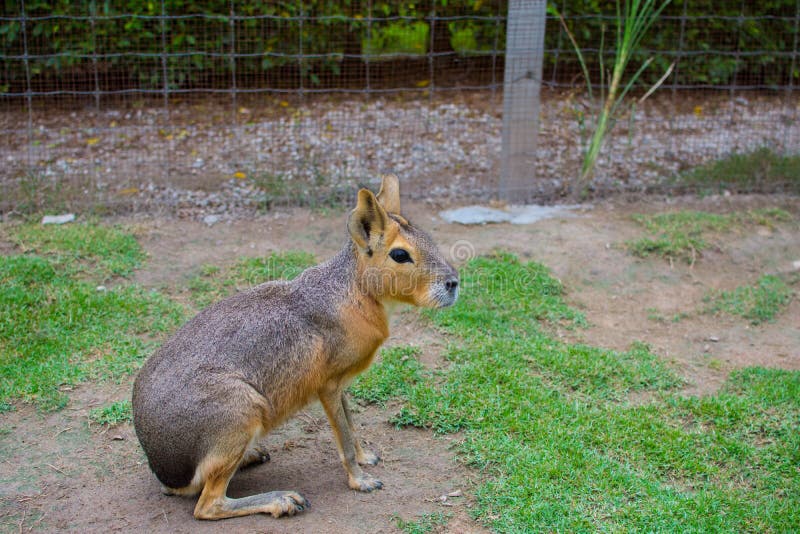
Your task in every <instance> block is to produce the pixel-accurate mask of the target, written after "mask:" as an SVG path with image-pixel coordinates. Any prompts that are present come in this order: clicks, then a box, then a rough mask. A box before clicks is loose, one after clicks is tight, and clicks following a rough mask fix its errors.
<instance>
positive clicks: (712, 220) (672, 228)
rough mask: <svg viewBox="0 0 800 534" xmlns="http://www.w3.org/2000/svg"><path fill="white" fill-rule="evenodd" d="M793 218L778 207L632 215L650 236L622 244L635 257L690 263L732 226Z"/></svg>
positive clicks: (767, 224)
mask: <svg viewBox="0 0 800 534" xmlns="http://www.w3.org/2000/svg"><path fill="white" fill-rule="evenodd" d="M791 219H792V216H791V215H790V214H789V213H787V212H786V211H784V210H782V209H780V208H766V209H756V210H750V211H747V212H743V213H732V214H722V215H720V214H716V213H707V212H703V211H678V212H673V213H660V214H657V215H641V214H640V215H634V216H633V220H634V221H636V222H637V223H639V224H640V225H642V226H643V227H644V228H645V230H646V231H647V232H648V233H649V234H651V235H650V236H648V237H642V238H640V239H635V240H632V241H628V242H627V243H626V244H625V245H626V247H627V249H628V251H629V252H630V253H631V254H633V255H634V256H639V257H641V258H646V257H648V256H650V255H655V256H661V257H663V258H667V259H674V260H684V261H685V262H686V263H693V262H694V261H695V260H696V259H697V258H698V257H699V256H701V255H702V251H703V250H705V249H706V248H708V247H709V246H710V239H711V238H712V237H713V236H715V235H717V234H720V233H723V232H728V231H730V230H732V229H733V228H735V227H741V226H745V225H752V224H757V225H762V226H771V225H773V224H775V223H776V222H784V221H789V220H791Z"/></svg>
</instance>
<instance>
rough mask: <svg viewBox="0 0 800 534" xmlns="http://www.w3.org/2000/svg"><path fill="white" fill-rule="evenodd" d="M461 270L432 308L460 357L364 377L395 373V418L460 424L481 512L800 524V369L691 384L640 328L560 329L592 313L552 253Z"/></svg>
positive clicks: (684, 525)
mask: <svg viewBox="0 0 800 534" xmlns="http://www.w3.org/2000/svg"><path fill="white" fill-rule="evenodd" d="M462 280H463V286H464V290H463V293H462V298H461V300H460V301H459V303H458V304H456V305H455V306H454V307H452V308H449V309H447V310H442V311H438V312H433V313H431V314H430V317H431V320H432V322H433V324H434V325H435V327H436V328H438V329H440V330H442V331H443V332H444V333H446V334H448V336H449V337H448V339H449V340H450V341H451V346H450V348H449V351H448V354H447V358H448V360H449V362H450V365H449V367H448V368H446V369H445V370H440V371H437V372H436V373H433V372H430V371H426V370H425V369H419V368H416V366H414V365H413V364H408V363H406V364H407V365H408V366H409V367H414V369H411V370H407V371H405V372H404V373H399V375H402V376H399V377H398V379H397V380H395V381H394V382H391V381H387V380H386V377H387V376H392V373H396V370H395V368H396V366H397V365H398V361H397V358H396V357H390V358H384V360H383V361H382V362H380V363H378V364H376V365H375V366H373V368H372V369H371V370H370V371H368V372H367V374H366V376H365V377H364V379H363V380H364V381H365V383H371V384H372V383H374V384H384V383H386V384H388V385H392V384H393V385H394V388H395V389H394V393H393V395H396V396H397V397H398V398H399V399H400V400H401V406H400V408H399V411H398V412H397V413H396V415H395V416H394V419H393V420H394V421H395V422H396V423H397V424H401V425H414V426H418V427H423V428H432V429H434V430H435V431H437V432H445V433H447V432H461V434H460V446H459V454H460V457H461V459H462V460H463V461H464V462H466V463H467V464H468V465H470V466H472V467H473V468H474V469H475V470H476V471H477V472H478V473H480V475H481V483H480V484H479V485H478V487H477V488H476V490H475V497H476V506H475V507H473V508H472V513H474V515H475V516H476V517H477V518H478V520H479V521H481V522H482V523H484V524H485V525H487V526H489V527H491V528H492V529H494V530H496V531H498V532H543V531H563V532H630V531H633V532H743V531H749V532H789V531H797V530H798V529H800V512H798V510H800V473H798V471H797V465H798V461H799V460H800V452H798V451H800V373H798V372H793V371H781V370H766V369H745V370H742V371H738V372H735V373H733V374H732V375H731V377H730V379H729V380H728V382H727V383H726V385H725V386H724V387H723V388H722V390H721V391H720V392H718V393H717V394H716V395H713V396H710V397H703V398H694V397H690V398H685V397H682V396H681V395H680V394H679V393H678V392H677V388H678V387H679V386H680V385H681V384H682V380H681V379H680V377H678V376H677V375H676V374H675V372H674V371H673V370H672V369H670V367H669V366H668V365H666V364H665V363H664V362H663V361H662V360H661V359H659V358H658V357H657V356H655V355H654V354H653V353H652V351H651V350H650V349H649V348H648V347H647V346H646V345H644V344H642V343H634V344H633V345H632V346H631V348H630V349H629V350H628V351H625V352H615V351H608V350H602V349H598V348H594V347H589V346H583V345H570V344H567V343H565V342H563V341H561V340H558V339H556V338H555V335H554V334H553V332H554V331H555V330H556V329H557V327H562V328H563V327H564V326H568V325H573V327H579V325H580V323H581V321H582V317H581V316H580V314H578V313H576V312H574V311H572V310H571V309H570V308H569V307H568V306H566V305H565V303H564V302H563V289H562V288H561V285H560V284H559V283H558V282H557V281H556V280H554V279H553V278H552V277H550V276H549V275H548V274H547V272H546V270H545V269H544V268H543V267H542V266H540V265H537V264H535V263H521V262H519V261H517V260H516V259H515V258H513V257H511V256H508V255H496V256H493V257H489V258H477V259H475V260H473V261H471V262H470V263H469V264H467V265H466V266H465V268H464V269H463V270H462ZM405 362H408V360H405ZM405 362H404V363H405ZM378 389H379V390H380V395H378V398H379V401H380V402H385V398H386V395H387V392H386V390H384V389H383V387H381V388H378Z"/></svg>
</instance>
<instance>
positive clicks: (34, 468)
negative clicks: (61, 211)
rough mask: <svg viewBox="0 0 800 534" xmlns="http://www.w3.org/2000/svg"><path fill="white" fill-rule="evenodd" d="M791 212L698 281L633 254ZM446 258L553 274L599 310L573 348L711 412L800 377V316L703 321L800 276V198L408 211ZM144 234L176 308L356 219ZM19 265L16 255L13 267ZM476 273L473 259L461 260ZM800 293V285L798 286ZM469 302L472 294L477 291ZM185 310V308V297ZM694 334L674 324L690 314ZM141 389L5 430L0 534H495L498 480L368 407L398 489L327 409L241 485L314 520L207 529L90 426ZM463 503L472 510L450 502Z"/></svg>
mask: <svg viewBox="0 0 800 534" xmlns="http://www.w3.org/2000/svg"><path fill="white" fill-rule="evenodd" d="M764 206H778V207H782V208H783V209H786V210H787V211H789V212H790V213H792V214H793V216H794V220H793V221H792V222H791V223H782V224H780V225H777V226H775V227H773V228H767V227H748V228H745V229H738V230H733V231H732V232H730V233H726V234H723V235H720V236H718V237H716V238H715V240H714V246H713V247H711V249H709V250H708V251H705V252H704V253H703V256H702V257H701V258H699V260H698V261H697V262H696V263H695V264H694V265H692V266H690V265H686V264H683V263H674V264H670V263H669V262H667V261H664V260H662V259H658V258H650V259H644V260H643V259H637V258H634V257H632V256H630V255H628V254H627V253H626V252H625V250H624V249H623V248H622V247H621V244H622V243H623V242H624V241H625V240H627V239H631V238H634V237H638V236H640V235H641V228H640V227H638V226H637V225H636V224H635V223H634V222H633V221H632V220H631V219H630V215H631V214H632V213H652V212H659V211H668V210H674V209H703V210H708V211H716V212H726V211H734V210H742V209H747V208H753V207H764ZM405 211H406V213H407V215H408V216H409V217H410V218H411V219H412V220H413V221H414V222H415V223H417V224H418V225H419V226H422V227H423V228H426V229H428V230H429V231H430V232H431V233H432V234H433V235H434V237H435V239H436V240H437V241H438V243H439V244H440V246H441V248H442V249H443V250H444V251H455V250H456V248H458V249H459V250H460V252H459V254H462V253H463V251H464V250H467V251H468V252H472V251H474V253H475V254H481V253H486V252H489V251H492V250H494V249H504V250H508V251H511V252H513V253H515V254H518V255H519V256H520V257H521V258H523V259H531V260H536V261H539V262H542V263H543V264H545V265H546V266H548V267H549V268H550V269H551V270H552V271H553V273H554V274H555V276H557V277H558V278H560V279H561V280H562V282H563V283H564V285H565V288H566V291H567V300H568V302H569V303H570V304H571V305H573V306H575V307H577V308H579V309H580V310H582V311H583V312H584V313H585V314H586V317H587V319H588V321H589V323H590V326H589V327H588V328H586V329H582V330H577V331H564V332H560V333H559V335H561V336H564V337H565V338H567V339H569V340H570V341H574V342H577V341H579V342H584V343H587V344H591V345H596V346H603V347H609V348H614V349H625V348H627V347H628V346H630V344H631V343H632V342H633V341H636V340H640V341H644V342H647V343H649V344H650V345H651V346H652V347H653V349H654V350H655V352H656V353H657V354H659V355H661V356H662V357H663V358H665V359H666V360H668V361H669V362H671V363H672V364H673V365H674V367H675V369H676V370H677V371H678V372H680V373H681V374H682V375H683V376H684V377H685V378H686V380H687V386H686V387H685V390H684V391H683V393H685V394H687V395H706V394H709V393H713V392H714V391H716V389H717V388H718V387H719V386H720V385H721V384H722V383H723V382H724V380H725V378H726V377H727V375H728V374H729V373H730V371H731V370H733V369H736V368H740V367H744V366H750V365H760V366H766V367H780V368H786V369H800V299H798V298H797V295H795V298H794V299H793V300H792V303H791V304H790V306H789V308H788V309H787V310H785V311H784V312H783V313H782V314H781V315H780V316H779V317H778V318H777V319H776V320H775V322H773V323H766V324H763V325H759V326H751V325H750V324H749V323H748V322H747V321H746V320H744V319H741V318H735V317H726V316H722V317H719V316H713V315H709V314H705V313H702V309H703V296H704V295H705V294H706V293H707V292H708V291H709V290H712V289H732V288H733V287H736V286H738V285H742V284H745V283H752V282H753V281H754V280H755V279H757V278H758V277H759V276H761V275H762V274H767V273H779V272H789V271H792V270H797V263H796V262H797V261H798V260H800V231H799V230H800V224H799V223H798V221H800V199H797V198H790V197H769V196H750V197H709V198H706V199H700V200H698V199H688V198H686V199H677V200H674V199H673V200H671V201H656V200H648V201H639V202H636V203H625V202H621V201H616V202H606V203H602V204H598V205H595V206H592V207H587V208H586V209H582V210H578V211H576V212H575V214H574V216H571V217H560V218H555V219H549V220H544V221H540V222H538V223H534V224H530V225H519V226H511V225H506V224H500V225H486V226H478V227H475V226H471V227H467V226H460V225H452V224H447V223H444V222H443V221H442V220H441V219H439V218H438V217H437V216H436V215H435V210H432V209H431V208H430V206H428V205H422V204H418V205H410V206H406V207H405ZM121 222H123V223H125V224H128V225H131V226H132V227H133V228H134V229H135V231H136V233H137V235H138V236H139V238H140V241H141V243H142V244H143V246H144V247H145V249H146V250H147V251H148V253H149V255H150V259H149V261H148V262H147V264H146V266H145V267H144V268H143V269H142V270H140V271H139V272H138V273H137V274H136V282H138V283H141V284H143V285H145V286H147V287H153V288H163V289H165V290H167V291H170V292H172V293H174V292H175V288H180V287H182V286H183V287H185V285H186V282H187V280H188V279H189V278H190V277H191V276H193V275H194V274H196V273H197V272H198V270H199V268H200V266H201V265H203V264H206V263H213V264H226V263H230V262H232V261H234V260H235V259H236V258H237V257H240V256H256V255H264V254H266V253H268V252H270V251H278V250H287V249H299V250H307V251H311V252H313V253H314V254H315V255H316V256H317V257H318V258H319V259H324V258H326V257H328V256H329V255H331V254H332V253H333V252H335V251H336V250H338V248H339V246H340V245H341V244H342V243H343V242H344V210H340V211H337V210H332V211H331V212H330V213H326V214H322V213H319V212H311V211H308V210H303V209H286V210H279V211H275V212H272V213H270V214H268V215H264V216H262V217H259V218H257V219H250V220H238V221H231V222H223V223H219V224H216V225H214V226H212V227H208V226H206V225H204V224H202V223H199V222H196V221H187V220H180V219H164V218H152V217H136V218H127V219H123V220H121ZM4 252H6V253H8V252H9V251H7V250H4ZM460 257H461V258H462V259H463V256H460ZM795 289H796V286H795ZM466 290H468V288H466ZM178 296H180V294H178ZM679 314H684V315H683V316H681V317H682V318H681V319H680V320H677V321H673V320H672V318H673V317H675V316H676V315H679ZM448 341H449V340H447V339H443V337H442V335H441V334H439V333H437V332H435V331H433V330H432V329H431V328H430V327H429V326H428V324H427V323H426V321H425V320H424V319H423V318H421V317H420V316H419V315H418V314H417V312H416V311H414V310H407V311H403V312H401V313H399V314H398V315H397V316H395V317H394V318H393V332H392V337H391V338H390V341H389V343H390V344H416V345H419V346H421V347H422V351H423V356H422V361H423V363H424V364H425V365H427V366H429V367H435V366H439V365H443V364H444V361H443V359H442V354H443V352H444V347H445V346H446V344H447V343H448ZM130 386H131V382H130V381H127V382H124V383H122V384H101V385H97V384H91V383H90V384H83V385H80V386H79V387H76V388H75V389H74V391H72V393H71V402H70V404H69V406H68V407H67V408H66V409H64V410H62V411H60V412H56V413H53V414H47V415H42V414H39V413H37V412H36V411H35V410H34V409H33V408H31V407H29V406H21V407H19V409H17V410H16V411H14V412H10V413H6V414H3V415H2V416H0V417H2V423H3V425H2V426H3V428H4V429H8V430H9V431H6V432H4V433H2V434H0V479H1V480H3V481H6V482H4V484H3V486H2V488H0V528H2V529H3V530H5V531H11V532H24V531H28V530H34V531H56V530H58V531H74V532H108V531H122V530H124V531H133V532H206V531H219V530H220V529H226V530H227V531H229V532H314V533H326V532H331V533H334V532H335V533H342V532H370V533H376V532H396V531H398V528H397V526H396V522H395V521H394V520H393V517H395V516H399V517H402V518H403V519H406V520H408V519H416V518H417V516H419V515H420V514H423V513H431V512H444V513H446V514H451V518H450V520H449V523H448V526H447V527H446V528H445V531H447V532H482V531H483V529H482V527H481V526H480V525H479V524H477V523H476V522H475V521H474V520H473V519H471V516H470V514H469V509H470V506H471V504H472V498H471V495H472V491H473V489H474V487H475V484H476V483H477V482H478V481H479V480H480V476H481V474H480V473H478V472H475V471H472V470H469V469H467V468H466V467H464V466H462V465H460V464H459V463H458V461H457V459H456V452H455V451H454V447H455V446H456V445H457V443H458V440H459V436H448V437H437V436H435V435H433V434H432V433H430V432H427V431H423V430H417V429H397V428H395V427H393V426H392V425H390V424H389V423H388V419H389V418H390V417H391V415H392V414H393V413H395V411H396V406H392V405H389V406H388V407H387V408H386V409H379V408H376V407H359V412H360V413H358V414H357V415H356V420H357V421H358V425H359V426H360V431H359V434H360V436H361V437H362V438H363V439H364V440H365V441H366V442H367V444H368V446H369V447H371V448H372V449H373V450H375V451H377V452H378V453H379V454H380V456H381V457H382V459H383V460H382V461H381V463H380V464H379V465H378V466H376V467H374V468H369V469H368V471H370V472H371V473H373V474H375V475H376V476H378V477H379V478H380V479H382V480H383V482H384V484H385V487H384V489H382V490H380V491H377V492H374V493H371V494H361V493H357V492H355V491H351V490H349V489H348V488H347V485H346V479H345V475H344V471H343V469H342V467H341V465H340V463H339V460H338V457H337V453H336V449H335V446H334V444H333V440H332V436H331V431H330V428H329V426H328V423H327V421H326V419H325V417H324V415H323V412H322V410H321V409H320V408H319V406H312V407H310V408H308V409H307V410H306V411H304V412H302V413H301V414H299V415H298V416H297V417H295V418H294V419H293V420H291V421H290V422H289V423H287V424H286V425H285V426H284V427H282V428H281V429H279V430H278V431H276V432H274V433H272V434H271V435H269V436H268V437H267V438H266V440H265V443H266V444H267V445H268V448H269V451H270V454H271V461H270V462H269V463H267V464H264V465H261V466H258V467H254V468H251V469H248V470H245V471H243V472H241V473H239V474H237V475H236V476H235V477H234V479H233V482H232V484H231V491H230V493H231V495H232V496H234V497H238V496H243V495H248V494H252V493H256V492H261V491H267V490H272V489H293V490H297V491H299V492H301V493H302V494H304V495H305V496H306V497H307V498H308V499H309V500H310V501H311V503H312V507H311V508H310V509H309V510H308V511H306V512H304V513H302V514H300V515H298V516H296V517H293V518H284V519H280V520H274V519H272V518H269V517H265V516H253V517H244V518H238V519H230V520H226V521H224V522H223V523H202V522H197V521H195V520H194V519H193V518H192V509H193V507H194V503H195V501H194V499H186V498H180V497H166V496H163V495H162V494H161V493H160V492H159V484H158V483H157V481H156V479H155V478H154V477H153V476H152V474H151V473H150V471H149V469H148V467H147V463H146V461H145V459H144V456H143V454H142V452H141V450H140V448H139V445H138V443H137V441H136V437H135V435H134V433H133V428H132V426H131V425H130V424H123V425H120V426H117V427H115V428H110V429H104V428H102V427H98V426H97V425H89V424H88V412H89V410H90V409H91V408H92V407H96V406H101V405H104V404H107V403H109V402H111V401H115V400H119V399H122V398H126V397H127V396H128V395H129V392H130ZM457 491H460V492H461V493H462V496H457V497H449V498H447V500H446V501H445V502H442V500H441V499H440V497H441V496H442V495H446V494H448V493H451V492H457Z"/></svg>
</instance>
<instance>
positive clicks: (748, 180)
mask: <svg viewBox="0 0 800 534" xmlns="http://www.w3.org/2000/svg"><path fill="white" fill-rule="evenodd" d="M676 183H678V184H681V185H688V186H691V187H692V188H694V189H696V190H698V191H700V192H702V193H719V192H722V191H726V190H727V191H731V192H734V193H753V192H774V191H783V192H793V193H800V156H779V155H778V154H776V153H775V152H773V151H772V150H770V149H768V148H759V149H758V150H755V151H753V152H749V153H746V154H733V155H731V156H728V157H727V158H724V159H721V160H717V161H714V162H711V163H709V164H707V165H702V166H700V167H697V168H694V169H692V170H691V171H689V172H686V173H684V174H682V175H681V176H680V177H679V178H678V179H677V181H676Z"/></svg>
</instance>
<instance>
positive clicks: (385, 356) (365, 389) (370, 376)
mask: <svg viewBox="0 0 800 534" xmlns="http://www.w3.org/2000/svg"><path fill="white" fill-rule="evenodd" d="M419 353H420V350H419V348H418V347H408V346H401V347H392V348H388V349H383V350H382V351H381V361H380V362H379V363H377V364H375V365H373V366H372V370H371V371H370V372H369V373H365V374H362V375H360V376H358V377H357V378H356V379H355V380H354V381H353V383H352V384H351V385H350V394H351V395H353V397H355V398H357V399H359V400H362V401H365V402H369V403H372V404H378V405H380V406H384V405H385V404H386V401H387V400H389V399H390V398H392V397H397V396H399V395H404V394H406V393H407V392H408V391H409V390H410V388H412V387H413V386H414V385H415V384H417V383H419V382H420V381H421V380H422V378H423V370H424V367H423V365H422V364H421V363H420V362H419V359H418V358H419Z"/></svg>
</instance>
